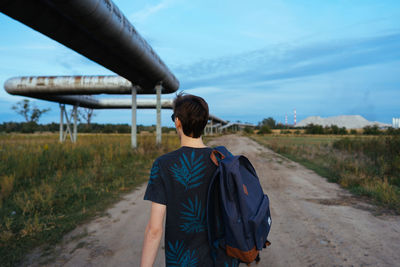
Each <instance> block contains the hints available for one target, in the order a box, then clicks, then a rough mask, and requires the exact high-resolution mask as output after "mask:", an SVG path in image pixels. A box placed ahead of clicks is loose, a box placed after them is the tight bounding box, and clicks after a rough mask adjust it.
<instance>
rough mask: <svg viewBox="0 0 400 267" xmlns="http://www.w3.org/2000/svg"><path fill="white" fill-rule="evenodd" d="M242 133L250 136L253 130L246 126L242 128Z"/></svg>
mask: <svg viewBox="0 0 400 267" xmlns="http://www.w3.org/2000/svg"><path fill="white" fill-rule="evenodd" d="M244 132H245V133H247V134H252V133H253V128H251V127H249V126H246V127H244Z"/></svg>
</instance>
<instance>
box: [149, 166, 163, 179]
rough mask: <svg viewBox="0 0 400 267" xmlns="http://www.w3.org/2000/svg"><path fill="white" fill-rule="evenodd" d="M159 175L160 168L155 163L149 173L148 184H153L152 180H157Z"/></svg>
mask: <svg viewBox="0 0 400 267" xmlns="http://www.w3.org/2000/svg"><path fill="white" fill-rule="evenodd" d="M159 175H160V167H159V166H158V162H155V163H154V164H153V167H152V168H151V171H150V179H149V184H153V183H154V180H155V179H157V177H158V176H159Z"/></svg>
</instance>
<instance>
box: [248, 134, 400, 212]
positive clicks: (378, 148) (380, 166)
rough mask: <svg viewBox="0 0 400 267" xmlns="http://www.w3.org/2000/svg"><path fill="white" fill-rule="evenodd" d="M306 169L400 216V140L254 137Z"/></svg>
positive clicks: (382, 137)
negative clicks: (368, 198) (366, 197)
mask: <svg viewBox="0 0 400 267" xmlns="http://www.w3.org/2000/svg"><path fill="white" fill-rule="evenodd" d="M253 138H254V139H255V140H256V141H258V142H260V143H261V144H264V145H266V146H267V147H269V148H271V149H272V150H274V151H275V152H277V153H280V154H282V155H284V156H286V157H288V158H290V159H292V160H294V161H297V162H299V163H301V164H303V165H304V166H306V167H308V168H310V169H312V170H314V171H316V172H317V173H318V174H320V175H322V176H324V177H326V178H328V180H329V181H331V182H336V183H339V184H340V185H341V186H343V187H344V188H347V189H349V190H350V191H352V192H354V193H356V194H359V195H364V196H368V197H370V198H371V199H373V200H374V201H376V202H377V203H379V204H381V205H384V206H386V207H389V208H391V209H393V210H394V211H396V212H397V213H400V137H399V136H393V137H384V136H379V137H358V138H343V137H337V136H282V135H280V136H263V137H260V136H253Z"/></svg>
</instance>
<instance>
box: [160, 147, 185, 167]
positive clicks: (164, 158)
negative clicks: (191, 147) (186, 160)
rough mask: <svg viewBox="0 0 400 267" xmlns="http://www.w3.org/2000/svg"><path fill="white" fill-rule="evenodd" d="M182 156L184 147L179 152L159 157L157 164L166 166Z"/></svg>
mask: <svg viewBox="0 0 400 267" xmlns="http://www.w3.org/2000/svg"><path fill="white" fill-rule="evenodd" d="M181 154H182V147H181V148H178V149H177V150H174V151H171V152H168V153H166V154H164V155H162V156H159V157H158V158H157V159H156V160H155V162H157V163H158V164H159V165H162V164H165V163H167V162H170V161H171V160H176V159H177V158H179V156H180V155H181Z"/></svg>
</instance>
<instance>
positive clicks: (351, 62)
mask: <svg viewBox="0 0 400 267" xmlns="http://www.w3.org/2000/svg"><path fill="white" fill-rule="evenodd" d="M399 60H400V32H396V33H392V34H387V35H382V36H374V37H370V38H363V39H356V40H354V39H351V40H338V41H336V42H330V43H317V44H315V43H314V44H308V45H305V46H299V47H294V46H279V47H275V48H271V47H268V48H265V49H260V50H256V51H252V52H247V53H242V54H238V55H232V56H229V57H222V58H217V59H211V60H204V61H201V62H197V63H195V64H192V65H188V66H180V67H176V68H175V72H176V74H177V76H178V77H180V80H181V84H182V89H189V88H195V87H199V86H224V87H226V86H232V85H234V84H236V85H240V84H243V85H249V84H257V83H262V82H270V81H276V80H285V79H292V78H299V77H306V76H313V75H319V74H324V73H329V72H335V71H340V70H345V69H349V68H354V67H360V66H367V65H372V64H378V63H383V62H390V61H399Z"/></svg>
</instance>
